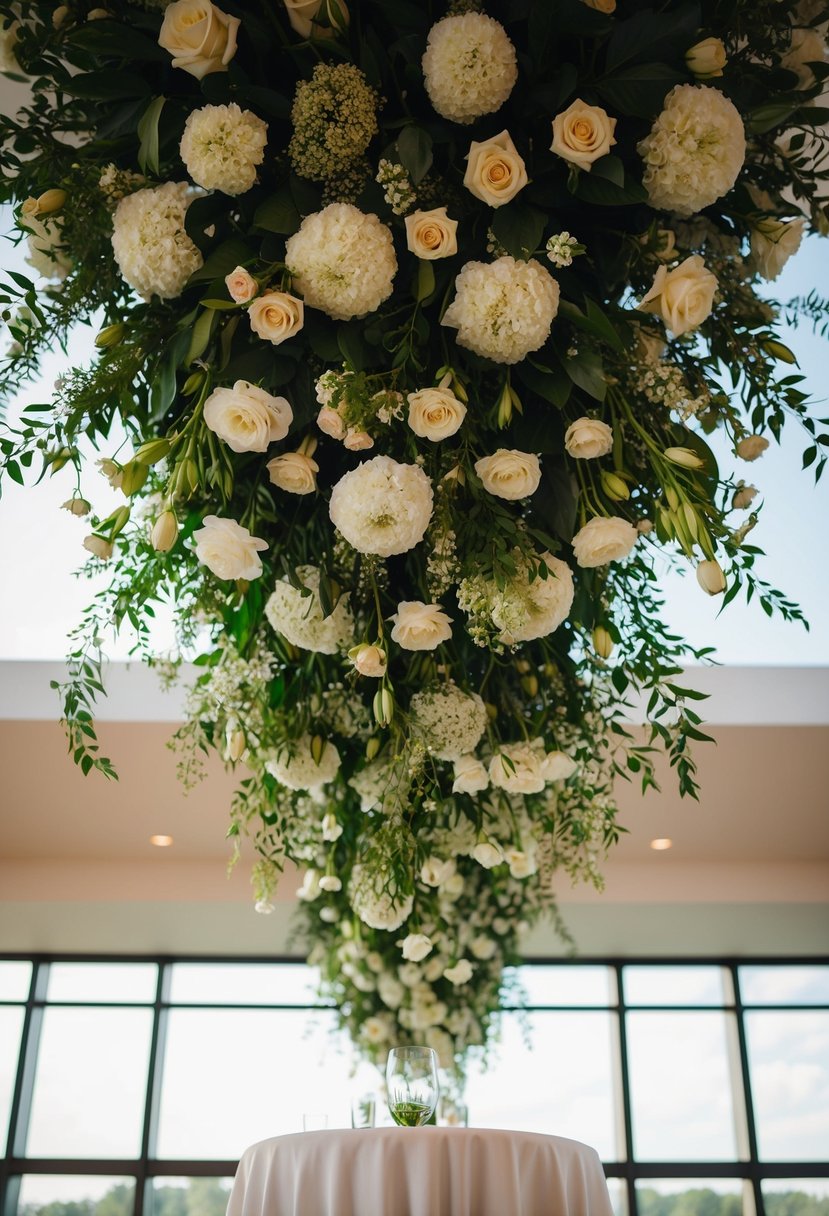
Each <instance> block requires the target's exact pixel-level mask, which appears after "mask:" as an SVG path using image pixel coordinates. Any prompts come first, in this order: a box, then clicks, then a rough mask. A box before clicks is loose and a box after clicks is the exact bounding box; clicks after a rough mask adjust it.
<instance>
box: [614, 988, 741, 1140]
mask: <svg viewBox="0 0 829 1216" xmlns="http://www.w3.org/2000/svg"><path fill="white" fill-rule="evenodd" d="M627 1038H628V1062H629V1067H630V1096H631V1109H632V1116H633V1134H634V1144H635V1153H636V1157H637V1159H638V1160H640V1161H694V1160H701V1161H728V1160H733V1159H735V1158H736V1156H737V1142H736V1136H735V1129H734V1105H733V1098H732V1093H731V1080H730V1071H729V1060H728V1045H727V1038H726V1015H725V1014H723V1013H713V1012H711V1013H709V1012H700V1013H690V1012H683V1013H679V1012H677V1013H649V1012H648V1013H646V1012H642V1013H629V1014H628V1015H627Z"/></svg>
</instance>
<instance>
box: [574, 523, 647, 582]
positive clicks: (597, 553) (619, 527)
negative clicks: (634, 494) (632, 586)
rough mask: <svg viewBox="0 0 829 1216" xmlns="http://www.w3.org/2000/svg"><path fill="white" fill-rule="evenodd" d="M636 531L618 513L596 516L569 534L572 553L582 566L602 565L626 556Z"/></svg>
mask: <svg viewBox="0 0 829 1216" xmlns="http://www.w3.org/2000/svg"><path fill="white" fill-rule="evenodd" d="M638 536H639V533H638V532H637V531H636V529H635V528H634V526H633V524H629V523H628V521H627V520H626V519H620V518H619V516H618V515H611V516H610V517H609V518H605V516H603V515H597V516H595V517H594V518H593V519H590V520H588V521H587V523H586V524H585V525H584V527H583V528H580V529H579V531H578V532H577V533H576V535H575V536H574V537H573V554H574V555H575V558H576V561H577V562H578V564H579V565H580V566H581V567H582V568H583V569H590V568H592V567H594V566H606V565H607V563H608V562H617V561H619V560H620V559H621V558H623V557H627V555H628V554H629V553H630V551H631V549H632V548H633V546H634V545H635V544H636V540H637V538H638Z"/></svg>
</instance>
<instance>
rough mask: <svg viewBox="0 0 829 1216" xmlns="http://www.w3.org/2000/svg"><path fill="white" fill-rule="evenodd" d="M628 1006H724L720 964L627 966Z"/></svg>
mask: <svg viewBox="0 0 829 1216" xmlns="http://www.w3.org/2000/svg"><path fill="white" fill-rule="evenodd" d="M622 983H623V985H624V990H625V1000H626V1001H627V1003H628V1005H722V1004H723V982H722V968H720V967H625V968H624V970H623V971H622Z"/></svg>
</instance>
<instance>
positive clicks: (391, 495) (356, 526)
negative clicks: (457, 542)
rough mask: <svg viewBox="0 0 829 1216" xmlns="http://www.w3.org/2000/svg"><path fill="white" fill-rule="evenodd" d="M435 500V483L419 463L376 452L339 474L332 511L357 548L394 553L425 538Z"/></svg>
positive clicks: (337, 522)
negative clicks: (361, 462)
mask: <svg viewBox="0 0 829 1216" xmlns="http://www.w3.org/2000/svg"><path fill="white" fill-rule="evenodd" d="M432 501H433V495H432V483H431V481H430V480H429V478H428V477H427V476H426V474H425V473H424V472H423V470H422V469H421V468H420V467H419V466H418V465H416V464H399V463H398V462H397V461H396V460H392V458H391V457H390V456H375V457H374V458H373V459H372V460H367V461H365V462H364V463H363V464H361V465H358V466H357V468H356V469H352V470H351V471H350V472H349V473H346V474H345V476H344V477H341V478H340V480H339V481H338V482H337V484H336V485H335V486H334V489H333V490H332V492H331V502H330V504H329V508H328V510H329V514H330V516H331V521H332V523H333V524H334V526H335V527H336V528H337V529H338V530H339V531H340V532H341V533H342V535H343V536H344V537H345V539H346V540H347V541H348V543H349V544H350V545H352V546H353V547H354V548H355V549H356V550H357V551H358V552H360V553H375V554H377V556H378V557H391V555H392V554H394V553H406V552H407V551H408V550H409V549H413V548H414V546H415V545H416V544H418V543H419V542H420V541H421V540H423V536H424V534H425V532H426V529H427V528H428V526H429V520H430V519H431V518H432Z"/></svg>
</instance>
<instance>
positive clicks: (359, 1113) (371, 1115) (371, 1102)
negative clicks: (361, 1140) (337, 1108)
mask: <svg viewBox="0 0 829 1216" xmlns="http://www.w3.org/2000/svg"><path fill="white" fill-rule="evenodd" d="M376 1112H377V1099H376V1097H375V1095H374V1094H359V1095H358V1096H357V1097H356V1098H354V1099H353V1100H352V1102H351V1126H352V1127H374V1119H375V1115H376Z"/></svg>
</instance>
